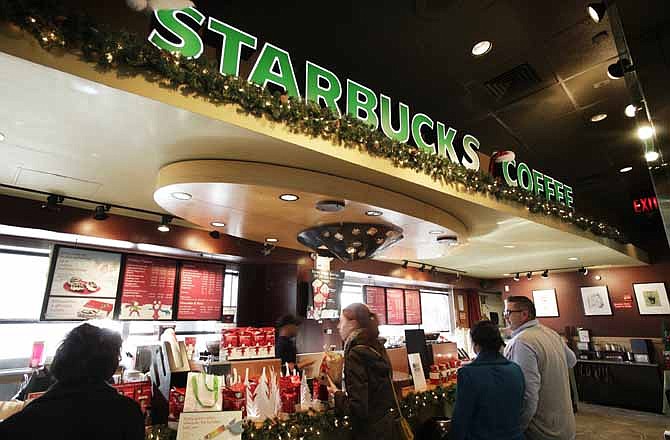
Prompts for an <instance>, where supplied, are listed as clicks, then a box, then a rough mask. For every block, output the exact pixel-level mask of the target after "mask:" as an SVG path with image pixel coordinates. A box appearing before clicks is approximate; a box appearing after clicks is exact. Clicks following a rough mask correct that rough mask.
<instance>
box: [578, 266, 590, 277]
mask: <svg viewBox="0 0 670 440" xmlns="http://www.w3.org/2000/svg"><path fill="white" fill-rule="evenodd" d="M577 272H579V273H580V274H582V275H584V276H586V275H588V274H589V270H588V269H587V268H586V267H582V268H581V269H579V270H578V271H577Z"/></svg>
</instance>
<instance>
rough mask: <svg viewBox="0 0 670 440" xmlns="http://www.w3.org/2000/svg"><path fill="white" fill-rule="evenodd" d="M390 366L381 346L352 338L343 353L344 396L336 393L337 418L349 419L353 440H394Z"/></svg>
mask: <svg viewBox="0 0 670 440" xmlns="http://www.w3.org/2000/svg"><path fill="white" fill-rule="evenodd" d="M391 372H392V371H391V363H390V361H389V359H388V356H387V354H386V350H385V349H384V346H383V345H381V344H380V343H374V344H368V343H367V342H365V338H364V335H359V336H358V337H357V338H355V339H354V340H353V341H351V343H350V344H349V346H348V347H347V349H346V351H345V353H344V382H345V386H346V394H345V393H344V392H342V391H339V392H337V393H336V394H335V407H336V409H337V411H338V413H339V414H340V415H349V416H350V417H351V422H352V427H353V438H354V439H361V440H362V439H366V440H367V439H389V440H393V439H397V438H398V435H397V434H396V433H395V430H394V419H395V416H396V414H394V413H393V412H392V411H391V410H392V409H394V410H395V407H396V403H395V398H394V396H393V388H392V384H391V377H390V376H391Z"/></svg>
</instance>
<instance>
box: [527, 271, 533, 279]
mask: <svg viewBox="0 0 670 440" xmlns="http://www.w3.org/2000/svg"><path fill="white" fill-rule="evenodd" d="M526 278H528V279H529V280H530V279H531V278H533V272H528V273H527V274H526Z"/></svg>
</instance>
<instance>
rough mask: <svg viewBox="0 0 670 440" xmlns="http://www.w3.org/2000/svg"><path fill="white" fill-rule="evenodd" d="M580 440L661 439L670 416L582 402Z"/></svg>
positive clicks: (578, 423) (578, 426) (667, 427)
mask: <svg viewBox="0 0 670 440" xmlns="http://www.w3.org/2000/svg"><path fill="white" fill-rule="evenodd" d="M576 417H577V440H612V439H616V440H637V439H640V440H647V439H649V440H662V439H663V431H665V430H670V417H668V416H663V415H659V414H651V413H642V412H637V411H629V410H625V409H618V408H609V407H604V406H596V405H587V404H584V403H580V404H579V412H578V413H577V415H576Z"/></svg>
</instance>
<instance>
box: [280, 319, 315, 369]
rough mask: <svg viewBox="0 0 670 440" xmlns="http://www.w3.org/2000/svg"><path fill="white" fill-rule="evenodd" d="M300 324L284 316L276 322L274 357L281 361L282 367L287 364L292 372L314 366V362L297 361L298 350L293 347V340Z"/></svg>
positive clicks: (298, 321) (297, 320)
mask: <svg viewBox="0 0 670 440" xmlns="http://www.w3.org/2000/svg"><path fill="white" fill-rule="evenodd" d="M301 323H302V322H301V321H300V319H298V318H297V317H295V316H293V315H284V316H282V317H281V318H279V320H278V321H277V324H276V328H277V341H276V347H275V356H276V357H278V358H279V359H280V360H281V365H282V367H283V366H285V365H286V364H288V366H289V368H290V369H291V370H293V369H294V368H297V369H298V370H302V369H303V368H305V367H308V366H310V365H312V364H314V362H315V361H314V360H313V359H312V360H309V359H308V360H304V361H301V362H298V361H297V357H298V349H297V347H296V345H295V338H296V336H298V327H299V326H300V324H301Z"/></svg>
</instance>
